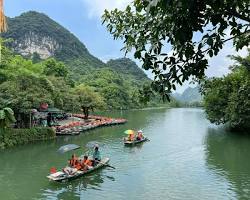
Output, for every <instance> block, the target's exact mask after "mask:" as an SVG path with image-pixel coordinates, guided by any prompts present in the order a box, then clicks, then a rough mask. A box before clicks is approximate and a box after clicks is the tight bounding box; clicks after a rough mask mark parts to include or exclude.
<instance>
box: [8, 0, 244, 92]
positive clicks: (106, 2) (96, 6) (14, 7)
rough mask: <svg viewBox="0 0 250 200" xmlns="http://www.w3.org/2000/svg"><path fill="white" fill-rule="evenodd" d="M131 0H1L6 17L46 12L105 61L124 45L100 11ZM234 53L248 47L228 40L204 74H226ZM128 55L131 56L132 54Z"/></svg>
mask: <svg viewBox="0 0 250 200" xmlns="http://www.w3.org/2000/svg"><path fill="white" fill-rule="evenodd" d="M130 2H131V0H4V4H5V6H4V7H5V15H6V16H8V17H15V16H18V15H20V14H21V13H23V12H26V11H30V10H34V11H38V12H43V13H45V14H46V15H48V16H49V17H50V18H52V19H53V20H55V21H57V22H58V23H60V24H61V25H62V26H64V27H65V28H67V29H68V30H69V31H70V32H72V33H73V34H74V35H76V36H77V37H78V38H79V39H80V40H81V41H82V42H83V43H84V44H85V46H86V47H87V48H88V50H89V52H90V53H91V54H92V55H94V56H96V57H98V58H99V59H101V60H103V61H104V62H106V61H108V60H109V59H116V58H121V57H124V52H121V51H120V49H121V48H122V47H123V43H122V41H118V40H113V38H112V36H111V35H110V34H109V33H108V32H107V30H106V28H105V26H103V25H102V22H101V15H102V13H103V11H104V10H105V9H108V10H112V9H114V8H118V9H124V8H125V7H126V5H128V4H129V3H130ZM236 54H238V55H241V56H246V54H247V50H246V49H243V50H242V51H240V52H236V51H235V50H234V48H233V46H232V42H228V43H227V44H226V45H225V46H224V48H223V50H222V51H221V52H220V53H219V54H218V55H217V56H216V57H214V58H212V59H210V60H209V65H210V66H209V68H208V69H207V70H206V75H207V76H209V77H212V76H223V75H225V74H227V73H228V72H229V70H228V67H229V66H230V65H231V64H232V63H233V62H232V61H231V60H230V59H228V58H227V55H236ZM128 57H130V58H133V56H132V54H129V55H128ZM136 62H137V64H138V65H139V66H140V65H141V63H140V62H138V61H136ZM146 74H147V75H148V76H149V77H150V78H152V77H153V76H152V74H151V73H150V72H148V71H147V72H146ZM188 86H189V84H188V83H185V84H184V86H182V87H178V88H177V92H182V91H183V90H184V89H185V88H187V87H188ZM192 87H193V86H192Z"/></svg>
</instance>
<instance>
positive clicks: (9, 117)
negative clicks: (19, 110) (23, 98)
mask: <svg viewBox="0 0 250 200" xmlns="http://www.w3.org/2000/svg"><path fill="white" fill-rule="evenodd" d="M14 122H16V119H15V117H14V112H13V110H12V109H11V108H3V109H0V129H1V128H7V127H9V126H10V124H11V123H14Z"/></svg>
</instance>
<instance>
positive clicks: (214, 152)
mask: <svg viewBox="0 0 250 200" xmlns="http://www.w3.org/2000/svg"><path fill="white" fill-rule="evenodd" d="M205 146H206V162H207V165H208V167H209V168H210V169H211V170H213V171H214V172H216V173H217V174H218V175H220V176H224V177H225V178H226V179H228V181H229V182H230V183H231V184H232V186H233V188H231V189H233V190H234V191H235V192H236V194H237V196H238V197H237V198H238V199H248V198H249V197H250V159H247V158H249V154H250V137H249V135H246V134H237V133H229V132H227V131H226V130H225V129H223V128H210V129H208V134H207V136H206V139H205Z"/></svg>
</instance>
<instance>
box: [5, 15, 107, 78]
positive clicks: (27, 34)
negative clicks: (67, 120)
mask: <svg viewBox="0 0 250 200" xmlns="http://www.w3.org/2000/svg"><path fill="white" fill-rule="evenodd" d="M7 20H8V31H7V33H5V34H4V35H3V36H4V37H5V38H12V39H13V40H14V42H12V43H11V47H12V48H13V49H14V51H15V52H16V53H18V54H21V55H23V56H25V57H29V58H31V57H32V56H33V55H34V54H38V55H39V56H40V58H41V59H46V58H49V57H55V58H56V59H58V60H60V61H63V62H65V63H67V64H68V65H69V66H70V67H71V69H72V70H73V72H76V71H77V73H78V74H79V73H80V74H85V71H86V70H90V69H94V68H100V67H106V64H105V63H103V62H102V61H101V60H99V59H98V58H96V57H94V56H93V55H91V54H90V53H89V51H88V49H87V48H86V47H85V45H84V44H83V43H82V42H81V41H80V40H79V39H78V38H77V37H75V36H74V35H73V34H72V33H70V32H69V31H68V30H67V29H65V28H64V27H63V26H61V25H60V24H58V23H57V22H55V21H53V20H52V19H50V18H49V17H48V16H47V15H45V14H43V13H38V12H35V11H30V12H26V13H23V14H21V15H20V16H18V17H15V18H8V19H7Z"/></svg>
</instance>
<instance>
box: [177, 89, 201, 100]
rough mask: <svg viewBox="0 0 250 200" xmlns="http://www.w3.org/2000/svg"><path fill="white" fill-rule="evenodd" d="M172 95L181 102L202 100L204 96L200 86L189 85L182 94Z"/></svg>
mask: <svg viewBox="0 0 250 200" xmlns="http://www.w3.org/2000/svg"><path fill="white" fill-rule="evenodd" d="M172 96H173V97H174V98H175V99H176V100H177V101H179V102H181V103H194V102H201V100H202V96H201V94H200V92H199V86H196V87H194V88H192V87H188V88H187V89H186V90H184V92H183V93H182V94H179V93H173V94H172Z"/></svg>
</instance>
